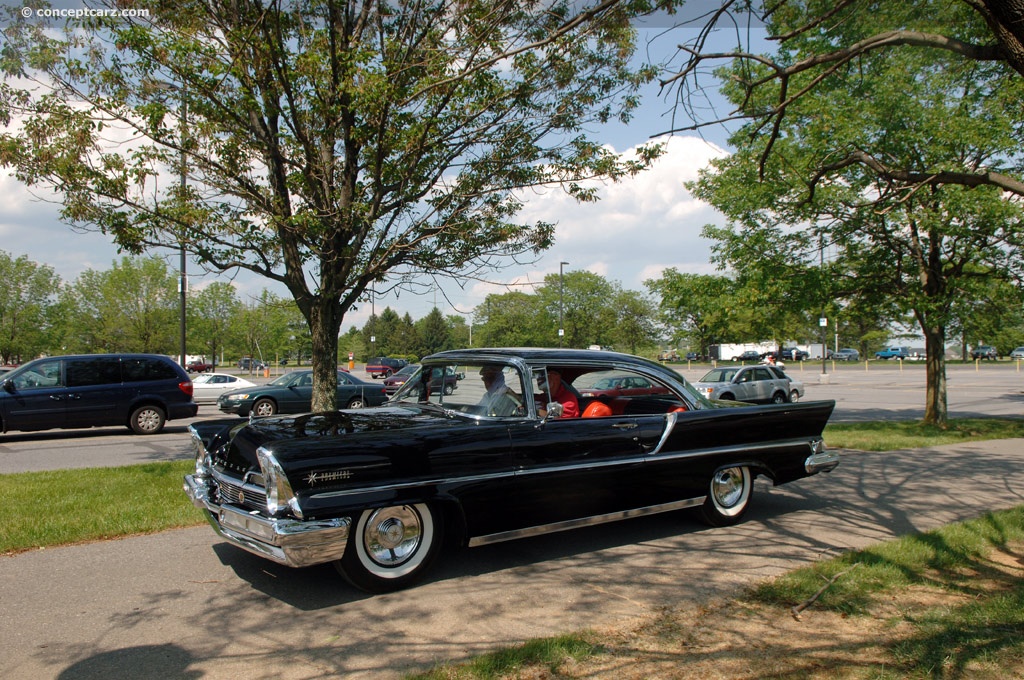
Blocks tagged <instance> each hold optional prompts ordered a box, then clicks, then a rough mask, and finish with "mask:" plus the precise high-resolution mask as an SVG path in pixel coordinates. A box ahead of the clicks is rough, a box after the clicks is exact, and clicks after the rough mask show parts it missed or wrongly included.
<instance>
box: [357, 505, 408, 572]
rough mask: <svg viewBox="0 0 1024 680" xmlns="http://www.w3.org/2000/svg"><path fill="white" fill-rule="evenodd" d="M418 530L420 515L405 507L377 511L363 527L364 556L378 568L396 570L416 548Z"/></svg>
mask: <svg viewBox="0 0 1024 680" xmlns="http://www.w3.org/2000/svg"><path fill="white" fill-rule="evenodd" d="M421 529H422V527H421V526H420V517H419V515H418V514H417V513H416V511H415V510H414V509H413V508H412V507H410V506H408V505H403V506H400V507H394V508H383V509H381V510H377V511H376V512H374V513H373V516H372V517H370V520H369V521H368V522H367V524H366V533H365V535H364V545H365V546H366V553H367V555H369V557H370V558H371V559H372V560H373V561H374V562H376V563H377V564H380V565H382V566H386V567H394V566H397V565H399V564H401V563H402V562H404V561H405V560H407V559H409V557H411V556H412V555H413V554H415V552H416V550H417V548H419V545H420V540H421V538H422V531H421Z"/></svg>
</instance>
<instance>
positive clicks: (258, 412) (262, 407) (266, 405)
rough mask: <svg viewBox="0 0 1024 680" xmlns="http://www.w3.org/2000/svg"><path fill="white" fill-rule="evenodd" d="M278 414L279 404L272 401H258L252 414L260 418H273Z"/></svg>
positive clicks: (253, 407) (253, 406)
mask: <svg viewBox="0 0 1024 680" xmlns="http://www.w3.org/2000/svg"><path fill="white" fill-rule="evenodd" d="M275 413H277V404H275V403H274V402H273V401H271V400H270V399H257V400H256V403H255V404H253V405H252V414H253V415H254V416H259V417H260V418H262V417H264V416H272V415H274V414H275Z"/></svg>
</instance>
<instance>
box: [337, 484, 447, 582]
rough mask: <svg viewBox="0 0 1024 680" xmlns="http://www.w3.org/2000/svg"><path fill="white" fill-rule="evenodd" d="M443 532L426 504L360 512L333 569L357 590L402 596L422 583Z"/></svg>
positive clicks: (433, 512)
mask: <svg viewBox="0 0 1024 680" xmlns="http://www.w3.org/2000/svg"><path fill="white" fill-rule="evenodd" d="M443 531H444V530H443V521H442V518H441V515H440V514H439V513H436V512H435V511H434V510H433V509H432V508H431V506H429V505H428V504H426V503H416V504H414V505H395V506H390V507H386V508H374V509H371V510H364V511H363V512H362V514H360V515H359V519H358V521H357V522H356V524H355V526H354V527H353V528H352V530H351V532H350V534H349V543H348V546H347V548H346V549H345V555H344V556H343V557H342V558H341V559H340V560H338V561H337V562H336V563H335V566H336V567H337V569H338V571H339V572H340V573H341V575H342V576H344V577H345V578H346V579H347V580H348V581H349V583H351V584H352V585H354V586H355V587H357V588H361V589H363V590H366V591H369V592H371V593H386V592H391V591H394V590H401V589H402V588H406V587H408V586H410V585H412V584H413V583H415V582H416V581H418V580H419V579H420V578H422V576H423V573H424V572H425V571H426V570H427V568H428V567H429V566H430V564H431V562H433V560H434V558H435V557H436V556H437V552H438V549H439V548H440V546H441V537H442V534H443Z"/></svg>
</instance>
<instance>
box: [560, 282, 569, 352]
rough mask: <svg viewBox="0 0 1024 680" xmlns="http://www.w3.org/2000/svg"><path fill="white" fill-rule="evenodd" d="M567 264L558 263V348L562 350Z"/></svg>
mask: <svg viewBox="0 0 1024 680" xmlns="http://www.w3.org/2000/svg"><path fill="white" fill-rule="evenodd" d="M567 264H569V263H568V262H559V263H558V348H559V349H561V348H562V336H563V335H565V328H564V327H563V326H562V307H563V300H564V295H565V265H567Z"/></svg>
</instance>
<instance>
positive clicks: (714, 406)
mask: <svg viewBox="0 0 1024 680" xmlns="http://www.w3.org/2000/svg"><path fill="white" fill-rule="evenodd" d="M434 369H441V370H442V371H445V372H446V373H447V372H451V373H453V374H455V375H460V376H464V377H463V379H462V380H461V381H460V383H459V389H457V390H455V391H454V392H453V393H451V394H449V393H447V390H437V389H432V384H431V383H432V381H431V375H432V373H433V371H434ZM556 371H557V372H558V373H559V374H560V376H561V384H562V386H563V387H562V389H561V390H560V391H558V392H556V393H555V394H550V393H549V392H548V390H549V389H550V388H549V387H548V385H549V382H548V374H549V373H554V372H556ZM608 371H614V372H615V374H616V375H625V376H637V377H642V378H645V379H646V380H648V381H649V382H652V383H654V384H656V385H660V386H663V387H664V388H665V390H664V391H662V392H658V393H649V394H640V395H614V396H608V395H602V396H596V397H583V396H581V395H580V392H579V390H577V389H575V388H574V386H573V383H576V382H579V383H580V384H585V383H587V382H588V376H589V377H591V378H592V377H593V374H599V373H607V372H608ZM572 401H575V403H574V404H570V403H569V402H572ZM834 406H835V403H834V402H831V401H827V402H805V403H801V404H782V405H771V406H754V405H749V404H735V403H733V404H726V403H724V402H712V401H708V400H707V399H705V398H704V397H702V396H701V395H700V394H698V393H697V392H696V391H695V390H694V389H693V388H691V387H690V386H689V384H688V383H687V382H686V381H685V380H684V379H683V378H682V377H681V376H680V375H679V374H678V373H676V372H675V371H672V370H670V369H668V368H665V367H664V366H662V365H660V364H658V363H655V362H652V361H648V360H645V359H640V358H638V357H633V356H629V355H625V354H617V353H613V352H604V351H592V350H555V349H492V350H465V351H451V352H442V353H440V354H436V355H433V356H430V357H427V358H426V359H424V360H423V366H422V368H421V369H420V370H419V371H418V372H417V373H415V374H414V375H413V376H412V377H411V378H410V379H409V380H408V381H407V382H406V383H405V385H403V387H402V388H401V389H400V390H399V392H398V393H397V394H396V395H395V396H394V397H393V398H392V399H391V401H390V402H389V403H388V404H386V405H384V406H382V407H378V408H371V409H362V410H346V411H340V412H331V413H308V414H302V415H294V416H275V417H269V418H259V419H256V420H253V421H251V422H250V423H248V424H245V425H240V424H239V423H238V421H237V420H230V421H206V422H200V423H195V424H193V425H192V426H191V427H190V430H191V431H192V434H193V439H194V441H195V445H196V468H195V473H194V474H191V475H188V476H187V477H186V478H185V490H186V492H187V493H188V495H189V496H190V497H191V499H192V502H193V503H194V504H195V505H196V506H198V507H200V508H202V509H204V510H205V511H206V513H207V517H208V519H209V521H210V523H211V524H212V525H213V527H214V529H215V530H216V531H217V532H218V533H219V534H220V535H221V536H222V537H223V538H224V539H225V540H227V541H228V542H230V543H232V544H234V545H236V546H238V547H241V548H244V549H246V550H249V551H251V552H253V553H255V554H257V555H261V556H263V557H266V558H268V559H271V560H274V561H276V562H280V563H282V564H286V565H291V566H297V567H300V566H307V565H312V564H319V563H327V562H332V563H334V565H335V566H336V567H337V569H338V570H339V572H340V573H341V574H342V575H343V576H345V577H346V578H347V579H348V580H349V581H350V582H351V583H352V584H353V585H355V586H357V587H359V588H363V589H365V590H369V591H373V592H384V591H389V590H396V589H399V588H402V587H405V586H408V585H410V584H411V583H413V582H415V581H416V580H417V579H419V578H420V577H421V576H422V574H423V572H424V571H425V570H426V569H427V567H428V566H429V565H430V563H431V561H432V560H433V559H434V557H435V556H436V554H437V552H438V550H439V548H440V546H441V543H442V537H444V536H446V535H447V536H449V537H453V538H455V539H457V540H459V541H461V542H462V543H463V544H467V545H469V546H479V545H486V544H488V543H494V542H497V541H506V540H510V539H515V538H520V537H524V536H530V535H534V534H538V533H541V532H546V531H560V530H565V529H572V528H575V527H580V526H585V525H591V524H595V523H599V522H607V521H611V520H616V519H623V518H626V517H635V516H639V515H645V514H650V513H656V512H664V511H670V510H678V509H683V508H694V509H695V510H696V511H697V512H698V513H699V514H700V515H701V516H702V517H703V519H704V520H705V521H706V522H707V523H709V524H711V525H717V526H722V525H729V524H734V523H736V522H738V521H739V520H740V519H741V517H742V516H743V514H744V513H745V512H746V510H747V508H748V506H749V504H750V501H751V493H752V488H753V487H752V483H753V479H754V477H755V476H757V475H764V476H766V477H768V478H769V479H771V480H772V481H773V482H774V483H775V484H783V483H785V482H790V481H793V480H795V479H800V478H802V477H807V476H808V475H813V474H815V473H817V472H821V471H828V470H831V469H832V468H834V467H835V466H836V465H838V463H839V458H838V455H837V454H835V453H833V452H830V451H827V450H826V449H825V446H824V444H823V441H822V438H821V433H822V430H823V428H824V427H825V423H826V422H827V420H828V418H829V415H830V414H831V413H832V409H833V407H834ZM568 413H579V414H580V416H579V417H574V418H562V417H560V415H564V414H568ZM542 414H543V417H542Z"/></svg>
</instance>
